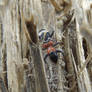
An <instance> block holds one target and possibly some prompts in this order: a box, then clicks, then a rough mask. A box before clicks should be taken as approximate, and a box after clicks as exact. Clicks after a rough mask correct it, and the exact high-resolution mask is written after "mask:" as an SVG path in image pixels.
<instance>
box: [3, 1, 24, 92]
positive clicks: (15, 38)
mask: <svg viewBox="0 0 92 92" xmlns="http://www.w3.org/2000/svg"><path fill="white" fill-rule="evenodd" d="M19 18H20V16H19V7H18V0H14V2H13V3H11V6H9V8H7V10H6V12H4V17H3V24H4V28H3V30H4V33H3V35H4V41H5V43H6V48H7V49H6V54H7V61H6V62H7V79H8V90H9V92H23V90H24V78H23V77H24V76H23V74H24V72H23V71H24V70H23V64H22V55H21V39H20V28H19V25H20V22H19Z"/></svg>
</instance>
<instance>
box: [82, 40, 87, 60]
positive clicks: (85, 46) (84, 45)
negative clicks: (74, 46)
mask: <svg viewBox="0 0 92 92" xmlns="http://www.w3.org/2000/svg"><path fill="white" fill-rule="evenodd" d="M82 45H83V49H84V56H85V59H86V58H87V56H88V49H87V42H86V39H85V38H83V39H82Z"/></svg>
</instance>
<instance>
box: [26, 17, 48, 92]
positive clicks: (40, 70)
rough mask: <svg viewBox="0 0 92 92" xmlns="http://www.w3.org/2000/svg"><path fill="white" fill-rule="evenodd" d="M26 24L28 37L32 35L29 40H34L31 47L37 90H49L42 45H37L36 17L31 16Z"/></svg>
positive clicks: (45, 91)
mask: <svg viewBox="0 0 92 92" xmlns="http://www.w3.org/2000/svg"><path fill="white" fill-rule="evenodd" d="M25 24H26V27H27V30H25V31H28V32H26V33H28V34H26V36H27V38H28V37H30V38H28V39H31V40H29V42H30V41H32V42H30V49H31V52H32V58H33V63H34V69H35V78H36V90H37V91H38V92H49V89H48V85H47V80H46V74H45V70H44V64H43V60H42V55H41V50H40V46H39V45H37V43H38V37H37V33H36V25H35V24H34V19H33V18H31V20H29V21H25ZM28 35H29V36H28Z"/></svg>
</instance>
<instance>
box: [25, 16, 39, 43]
mask: <svg viewBox="0 0 92 92" xmlns="http://www.w3.org/2000/svg"><path fill="white" fill-rule="evenodd" d="M25 24H26V27H27V31H28V33H29V36H30V38H31V40H32V42H33V43H35V44H36V43H37V42H38V39H37V32H36V25H35V24H34V18H33V17H31V19H30V20H26V21H25Z"/></svg>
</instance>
